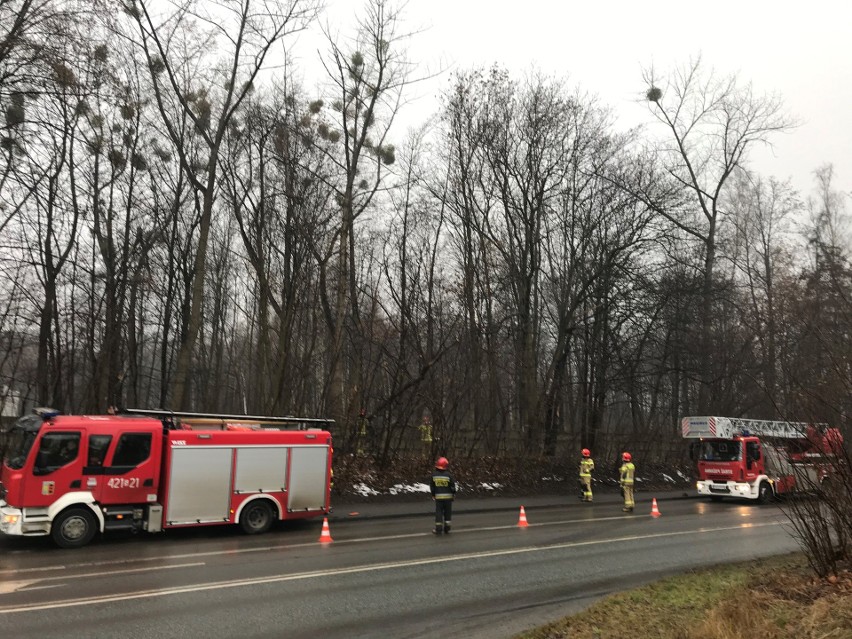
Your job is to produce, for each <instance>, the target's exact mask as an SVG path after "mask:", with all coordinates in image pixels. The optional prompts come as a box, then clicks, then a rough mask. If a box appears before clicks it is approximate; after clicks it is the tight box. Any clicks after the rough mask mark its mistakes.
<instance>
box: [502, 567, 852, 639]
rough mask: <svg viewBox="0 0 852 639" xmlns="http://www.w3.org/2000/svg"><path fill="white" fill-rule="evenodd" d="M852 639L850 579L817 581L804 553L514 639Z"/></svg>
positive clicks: (613, 604)
mask: <svg viewBox="0 0 852 639" xmlns="http://www.w3.org/2000/svg"><path fill="white" fill-rule="evenodd" d="M623 637H635V638H637V639H639V638H646V637H647V638H651V637H653V638H657V639H735V638H738V637H748V638H749V639H754V638H756V637H760V638H761V639H788V638H789V639H811V638H813V639H816V638H817V637H819V638H820V639H852V572H850V571H849V570H848V569H847V570H846V571H844V572H842V573H841V574H840V576H839V577H832V578H831V579H830V580H823V579H817V578H816V577H814V573H813V571H812V570H811V569H810V568H809V567H808V564H807V561H806V559H805V557H804V555H802V554H801V553H796V554H792V555H784V556H781V557H772V558H769V559H762V560H757V561H749V562H745V563H738V564H730V565H725V566H720V567H716V568H710V569H704V570H697V571H693V572H690V573H687V574H684V575H678V576H676V577H670V578H667V579H663V580H661V581H659V582H656V583H654V584H651V585H649V586H646V587H644V588H638V589H636V590H631V591H628V592H624V593H619V594H617V595H612V596H610V597H607V598H606V599H604V600H602V601H600V602H598V603H597V604H595V605H593V606H592V607H591V608H589V609H588V610H585V611H583V612H581V613H579V614H577V615H573V616H571V617H566V618H565V619H562V620H561V621H558V622H555V623H551V624H548V625H546V626H541V627H539V628H536V629H534V630H531V631H528V632H526V633H522V634H520V635H517V638H516V639H563V638H564V639H568V638H570V639H610V638H612V639H616V638H623Z"/></svg>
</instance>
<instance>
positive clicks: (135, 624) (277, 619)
mask: <svg viewBox="0 0 852 639" xmlns="http://www.w3.org/2000/svg"><path fill="white" fill-rule="evenodd" d="M673 497H675V495H674V494H669V495H665V494H664V495H660V496H659V497H658V504H659V509H660V511H661V513H662V516H661V517H659V518H652V517H651V516H650V510H651V508H650V499H651V496H650V495H640V497H639V501H638V503H637V508H636V512H635V513H634V514H624V513H622V512H621V509H620V504H618V503H617V496H615V495H612V496H609V497H607V496H603V497H599V498H598V500H597V501H596V502H595V503H594V504H581V503H579V502H577V501H576V500H571V499H569V498H567V497H536V498H529V499H526V500H525V499H519V498H515V499H509V498H500V499H478V500H464V499H462V500H459V501H458V502H457V504H456V506H457V507H456V514H455V516H454V520H455V526H454V529H453V532H452V534H450V535H445V536H442V537H436V536H434V535H432V534H431V533H430V529H431V522H430V519H431V517H430V509H431V502H429V501H428V500H426V499H424V501H423V502H422V503H412V502H409V503H401V504H400V503H398V504H375V505H371V504H363V505H360V506H356V507H348V508H346V509H340V508H338V509H337V510H336V511H335V513H333V515H332V516H331V517H330V518H329V523H330V530H331V536H332V538H333V540H334V541H333V542H332V543H328V544H321V543H319V542H318V539H319V535H320V529H321V524H322V521H321V520H318V521H311V522H301V523H297V524H284V525H281V526H280V527H278V529H276V530H274V531H273V532H270V533H267V534H265V535H260V536H254V537H249V536H244V535H242V534H240V533H239V532H238V531H237V530H235V529H230V528H212V529H211V528H207V529H204V530H189V531H187V530H183V531H170V532H168V533H164V534H161V535H157V536H145V535H143V536H136V537H116V536H112V537H109V538H107V539H105V540H103V541H99V542H96V543H94V544H93V545H91V546H89V547H87V548H84V549H81V550H59V549H56V548H54V547H52V546H51V544H50V542H49V541H48V540H46V539H24V540H21V539H9V538H0V626H2V627H3V629H4V636H17V637H38V638H39V639H49V638H51V637H71V636H74V637H88V638H98V637H104V638H107V637H108V638H110V639H129V638H133V637H140V638H141V637H144V638H146V639H149V638H150V637H152V636H155V637H162V638H170V637H175V638H177V637H204V638H206V639H215V638H220V637H221V638H231V637H239V638H240V639H248V638H253V637H275V638H281V637H287V638H291V637H293V638H296V637H311V638H316V637H323V638H328V639H331V638H338V637H339V638H347V639H350V638H353V637H377V638H378V637H381V638H407V637H442V638H447V637H450V638H452V637H465V638H473V639H479V638H481V639H485V638H489V639H494V638H500V637H510V636H512V635H513V634H515V633H517V632H519V631H521V630H524V629H527V628H531V627H534V626H536V625H540V624H541V623H544V622H546V621H549V620H553V619H557V618H560V617H562V616H565V615H567V614H571V613H573V612H577V611H579V610H581V609H583V608H584V607H587V606H588V605H589V604H590V603H592V602H593V601H595V600H597V599H599V598H601V597H603V596H606V595H607V594H610V593H613V592H617V591H620V590H625V589H628V588H631V587H634V586H636V585H639V584H644V583H648V582H650V581H654V580H655V579H658V578H659V577H661V576H664V575H669V574H674V573H678V572H683V571H686V570H689V569H691V568H695V567H700V566H708V565H714V564H719V563H725V562H729V561H738V560H747V559H752V558H757V557H762V556H767V555H773V554H779V553H785V552H789V551H793V550H796V549H797V544H796V542H795V540H794V539H793V538H792V537H791V536H790V534H789V526H788V525H787V520H786V518H785V516H784V514H783V513H782V512H781V510H780V509H779V508H777V507H775V506H765V507H759V506H754V505H747V504H737V503H711V502H707V501H701V500H698V499H675V498H673ZM520 505H525V511H526V517H527V521H528V523H529V525H528V526H527V527H519V526H518V520H519V509H520ZM356 513H357V514H356ZM10 633H11V634H10Z"/></svg>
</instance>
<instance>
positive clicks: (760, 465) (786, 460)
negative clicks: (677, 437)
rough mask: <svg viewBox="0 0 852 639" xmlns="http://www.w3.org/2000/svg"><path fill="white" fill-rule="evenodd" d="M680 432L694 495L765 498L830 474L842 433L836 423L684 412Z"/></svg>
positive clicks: (810, 485) (761, 500) (814, 482)
mask: <svg viewBox="0 0 852 639" xmlns="http://www.w3.org/2000/svg"><path fill="white" fill-rule="evenodd" d="M681 435H682V436H683V437H684V438H687V439H693V440H696V441H693V442H692V443H691V444H690V459H692V461H693V462H694V463H695V469H696V474H697V476H698V481H697V482H696V487H697V489H698V493H699V494H700V495H708V496H709V497H710V498H711V499H714V500H720V499H722V498H723V497H739V498H743V499H754V500H756V501H758V502H759V503H766V502H767V501H769V500H770V499H771V498H773V497H777V496H779V495H782V494H784V493H789V492H791V491H793V490H796V489H808V488H813V487H816V486H819V484H820V483H821V482H822V481H823V480H824V479H825V478H826V477H827V476H828V475H829V474H830V472H831V469H832V465H833V463H834V461H835V460H836V458H837V454H838V452H839V451H840V449H841V448H842V446H843V437H842V435H841V434H840V431H839V430H838V429H836V428H827V427H826V426H825V425H824V424H807V423H795V422H782V421H765V420H758V419H739V418H735V417H684V418H683V419H682V420H681Z"/></svg>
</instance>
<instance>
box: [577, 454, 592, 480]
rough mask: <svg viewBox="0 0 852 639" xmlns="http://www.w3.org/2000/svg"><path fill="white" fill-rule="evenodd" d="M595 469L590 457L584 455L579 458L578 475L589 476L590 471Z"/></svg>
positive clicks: (590, 474)
mask: <svg viewBox="0 0 852 639" xmlns="http://www.w3.org/2000/svg"><path fill="white" fill-rule="evenodd" d="M594 469H595V462H593V461H592V458H591V457H584V458H583V459H581V460H580V477H591V476H592V471H593V470H594Z"/></svg>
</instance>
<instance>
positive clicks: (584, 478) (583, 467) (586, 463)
mask: <svg viewBox="0 0 852 639" xmlns="http://www.w3.org/2000/svg"><path fill="white" fill-rule="evenodd" d="M594 469H595V462H594V461H593V460H592V453H591V452H590V451H589V449H588V448H584V449H583V458H582V459H581V460H580V486H581V494H580V499H581V500H582V501H592V471H593V470H594Z"/></svg>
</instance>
